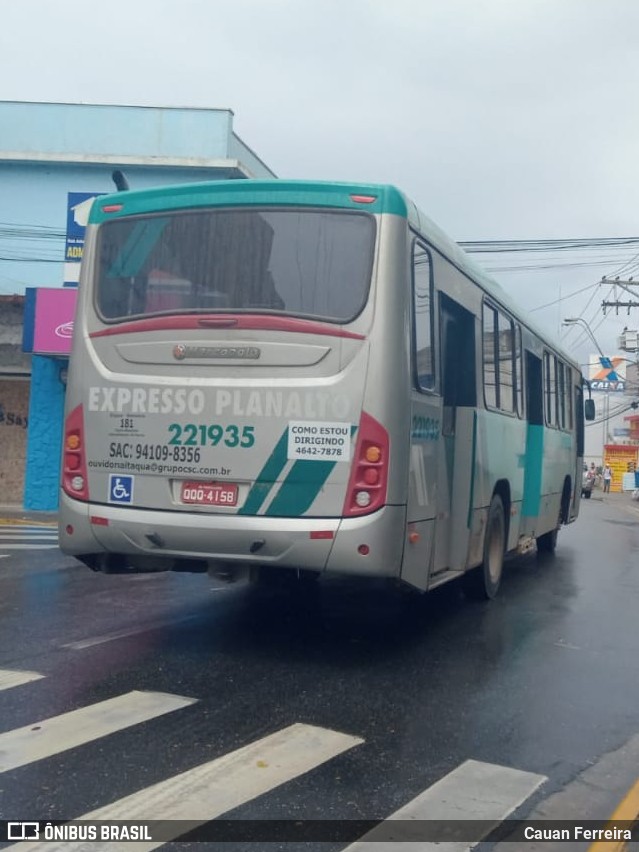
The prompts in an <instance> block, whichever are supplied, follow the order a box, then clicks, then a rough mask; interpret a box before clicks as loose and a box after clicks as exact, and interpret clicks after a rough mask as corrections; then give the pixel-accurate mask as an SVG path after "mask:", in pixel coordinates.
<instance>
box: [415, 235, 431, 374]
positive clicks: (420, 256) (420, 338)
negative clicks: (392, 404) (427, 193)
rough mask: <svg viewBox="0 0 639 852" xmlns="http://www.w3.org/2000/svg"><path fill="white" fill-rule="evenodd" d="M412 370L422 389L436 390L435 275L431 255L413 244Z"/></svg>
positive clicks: (416, 243) (421, 247)
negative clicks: (434, 337) (434, 334)
mask: <svg viewBox="0 0 639 852" xmlns="http://www.w3.org/2000/svg"><path fill="white" fill-rule="evenodd" d="M412 261H413V262H412V278H413V365H414V366H413V369H414V374H415V382H416V384H417V387H418V388H419V389H420V390H434V388H435V365H434V359H433V274H432V263H431V259H430V254H429V253H428V251H427V250H426V248H425V247H424V246H423V245H422V244H421V243H418V242H417V240H414V241H413V258H412Z"/></svg>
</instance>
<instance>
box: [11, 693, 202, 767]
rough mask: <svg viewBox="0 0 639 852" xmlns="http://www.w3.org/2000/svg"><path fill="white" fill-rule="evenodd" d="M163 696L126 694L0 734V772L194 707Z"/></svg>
mask: <svg viewBox="0 0 639 852" xmlns="http://www.w3.org/2000/svg"><path fill="white" fill-rule="evenodd" d="M196 700H197V699H195V698H185V697H183V696H181V695H171V694H169V693H166V692H138V691H133V692H128V693H126V694H125V695H119V696H117V697H116V698H109V699H108V700H106V701H100V702H99V703H97V704H90V705H89V706H87V707H81V708H80V709H78V710H71V711H70V712H69V713H63V714H62V715H61V716H52V717H51V718H50V719H44V720H43V721H41V722H34V723H33V724H31V725H26V726H25V727H24V728H16V729H15V730H13V731H7V732H6V733H4V734H0V772H7V771H9V770H10V769H16V768H17V767H18V766H26V765H27V764H28V763H34V762H35V761H36V760H42V759H43V758H45V757H51V755H54V754H60V752H63V751H67V750H68V749H70V748H75V747H76V746H79V745H84V744H85V743H88V742H91V741H92V740H97V739H99V738H100V737H105V736H107V735H108V734H112V733H115V732H116V731H121V730H122V729H123V728H129V727H131V726H132V725H137V724H138V723H139V722H146V721H148V720H149V719H154V718H155V717H156V716H162V715H163V714H164V713H171V712H172V711H173V710H179V709H180V708H182V707H188V706H189V705H190V704H194V703H195V702H196Z"/></svg>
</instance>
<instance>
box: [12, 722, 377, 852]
mask: <svg viewBox="0 0 639 852" xmlns="http://www.w3.org/2000/svg"><path fill="white" fill-rule="evenodd" d="M362 742H363V740H362V739H360V738H359V737H353V736H350V735H348V734H342V733H339V732H338V731H331V730H328V729H327V728H318V727H314V726H312V725H303V724H299V723H297V724H294V725H290V726H289V727H288V728H284V729H282V730H281V731H277V732H276V733H274V734H270V735H269V736H266V737H263V739H261V740H257V742H254V743H251V744H250V745H247V746H244V747H243V748H239V749H237V751H232V752H230V753H229V754H225V755H223V756H222V757H218V758H217V759H216V760H212V761H210V762H208V763H203V764H201V765H200V766H196V767H195V768H194V769H189V770H187V771H186V772H182V773H181V774H180V775H175V776H174V777H173V778H168V779H167V780H166V781H160V782H159V783H158V784H153V785H152V786H151V787H147V788H146V789H144V790H140V791H139V792H138V793H133V795H131V796H126V797H125V798H124V799H119V800H118V801H116V802H113V803H112V804H110V805H107V806H106V807H103V808H98V810H95V811H91V812H90V813H88V814H84V816H81V817H77V819H79V820H89V821H94V820H104V821H108V822H111V821H114V820H135V821H136V822H138V823H139V822H141V821H146V820H153V819H157V820H162V821H163V822H164V821H167V822H164V825H163V828H166V829H167V831H169V832H170V829H171V825H172V823H170V822H168V820H184V821H188V822H189V823H190V828H195V827H197V826H198V825H202V824H203V823H205V822H208V821H209V820H211V819H216V818H217V817H219V816H221V815H222V814H224V813H227V812H228V811H230V810H233V808H237V807H239V806H240V805H243V804H245V803H246V802H250V801H251V800H252V799H255V798H257V797H258V796H261V795H263V794H264V793H268V792H269V791H270V790H274V789H275V788H276V787H279V786H280V785H282V784H284V783H286V782H287V781H291V780H292V779H293V778H297V777H298V776H300V775H303V774H304V773H306V772H309V771H310V770H311V769H315V767H317V766H320V765H321V764H322V763H325V762H326V761H327V760H331V759H332V758H333V757H337V755H339V754H341V753H342V752H344V751H348V749H351V748H353V747H354V746H356V745H360V744H361V743H362ZM185 830H186V829H185V826H184V824H182V825H181V826H179V827H177V828H176V829H175V831H176V832H181V833H183V832H184V831H185ZM175 836H177V834H176V835H173V837H175ZM167 837H168V834H167ZM164 842H167V841H166V840H165V841H163V842H156V841H150V842H147V843H145V842H138V841H135V842H131V843H126V842H123V843H118V844H117V849H118V852H122V850H128V849H131V850H132V852H150V850H152V849H157V848H158V847H159V846H162V845H163V843H164ZM84 848H86V847H85V845H84V844H83V842H81V841H80V842H72V843H70V842H66V843H59V844H52V843H38V842H33V843H17V844H15V845H14V846H10V847H8V849H12V850H16V852H27V850H42V852H56V850H60V852H61V850H65V852H71V850H78V851H79V850H81V849H84ZM114 848H115V847H114V844H113V843H112V842H103V843H100V842H97V843H95V842H92V843H91V852H111V850H113V849H114Z"/></svg>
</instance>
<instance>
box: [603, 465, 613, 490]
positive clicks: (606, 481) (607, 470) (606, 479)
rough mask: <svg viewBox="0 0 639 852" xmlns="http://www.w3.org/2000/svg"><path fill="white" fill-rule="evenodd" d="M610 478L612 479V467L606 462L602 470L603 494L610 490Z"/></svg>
mask: <svg viewBox="0 0 639 852" xmlns="http://www.w3.org/2000/svg"><path fill="white" fill-rule="evenodd" d="M611 480H612V468H611V467H610V465H609V464H607V465H606V466H605V467H604V472H603V485H604V488H603V490H604V494H608V492H609V491H610V482H611Z"/></svg>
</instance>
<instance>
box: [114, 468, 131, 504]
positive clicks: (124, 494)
mask: <svg viewBox="0 0 639 852" xmlns="http://www.w3.org/2000/svg"><path fill="white" fill-rule="evenodd" d="M132 500H133V477H132V476H117V475H116V474H115V473H110V474H109V503H131V501H132Z"/></svg>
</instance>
